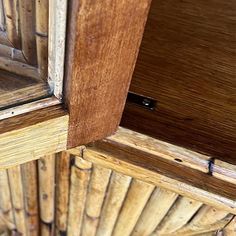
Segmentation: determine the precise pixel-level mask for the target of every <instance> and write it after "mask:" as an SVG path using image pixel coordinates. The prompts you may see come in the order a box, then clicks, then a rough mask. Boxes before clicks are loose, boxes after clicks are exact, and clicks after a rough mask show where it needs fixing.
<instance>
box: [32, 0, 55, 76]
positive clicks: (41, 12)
mask: <svg viewBox="0 0 236 236" xmlns="http://www.w3.org/2000/svg"><path fill="white" fill-rule="evenodd" d="M50 1H51V0H50ZM48 8H49V1H48V0H41V1H36V11H35V12H36V47H37V61H38V68H39V73H40V77H41V78H42V79H44V80H47V72H48Z"/></svg>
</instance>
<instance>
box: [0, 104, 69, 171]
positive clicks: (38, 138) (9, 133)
mask: <svg viewBox="0 0 236 236" xmlns="http://www.w3.org/2000/svg"><path fill="white" fill-rule="evenodd" d="M67 131H68V115H67V113H66V112H65V111H64V110H63V109H62V107H61V105H57V106H53V107H47V108H44V109H40V110H37V111H33V112H29V113H26V114H23V115H19V116H15V117H12V118H9V119H5V120H2V121H0V153H1V156H0V169H5V168H9V167H11V166H15V165H19V164H22V163H25V162H28V161H31V160H35V159H38V158H40V157H42V156H44V155H48V154H52V153H57V152H59V151H62V150H65V149H66V143H67Z"/></svg>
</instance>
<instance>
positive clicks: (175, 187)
mask: <svg viewBox="0 0 236 236" xmlns="http://www.w3.org/2000/svg"><path fill="white" fill-rule="evenodd" d="M68 152H69V153H70V154H72V155H75V156H76V155H77V156H78V155H81V148H80V149H78V148H73V149H70V150H68ZM82 156H83V159H84V160H85V161H90V162H92V163H94V164H98V165H101V166H103V167H106V168H110V169H112V170H115V171H117V172H120V173H123V174H125V175H129V176H131V177H133V178H136V179H140V180H142V181H145V182H147V183H151V184H154V185H156V186H159V187H162V188H164V189H167V190H171V191H173V192H176V193H178V194H180V195H183V196H185V197H190V198H192V199H195V200H198V201H201V202H203V203H205V204H208V205H211V206H214V207H216V208H218V209H222V210H226V211H228V212H230V213H232V214H236V201H235V200H232V199H229V198H226V197H223V196H220V195H218V194H215V193H211V192H207V191H205V190H202V189H200V188H198V187H194V186H191V185H189V184H186V183H183V182H181V181H179V180H175V179H173V178H169V177H166V176H164V175H162V174H159V173H156V172H154V171H151V170H147V169H145V168H143V167H140V166H136V165H133V164H131V163H128V162H125V161H123V160H119V159H116V158H115V157H112V156H110V155H107V154H106V153H101V151H100V150H99V151H96V150H92V149H89V147H87V148H85V147H83V148H82Z"/></svg>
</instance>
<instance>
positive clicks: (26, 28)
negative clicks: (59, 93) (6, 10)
mask: <svg viewBox="0 0 236 236" xmlns="http://www.w3.org/2000/svg"><path fill="white" fill-rule="evenodd" d="M19 12H20V26H21V45H22V52H23V54H24V56H25V58H26V60H27V62H28V63H29V64H30V65H36V64H37V56H36V55H37V54H36V38H35V28H34V27H35V1H33V0H21V1H19ZM43 20H44V19H43Z"/></svg>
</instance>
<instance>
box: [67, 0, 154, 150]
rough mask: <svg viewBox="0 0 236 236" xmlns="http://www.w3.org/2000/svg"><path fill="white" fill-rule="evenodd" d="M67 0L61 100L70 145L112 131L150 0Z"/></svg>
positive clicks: (96, 137) (99, 136)
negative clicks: (64, 63)
mask: <svg viewBox="0 0 236 236" xmlns="http://www.w3.org/2000/svg"><path fill="white" fill-rule="evenodd" d="M69 2H70V4H69V10H68V13H69V16H68V19H70V22H69V33H68V37H67V42H68V43H67V58H66V81H65V82H66V83H65V102H66V106H67V108H68V110H69V113H70V125H69V138H68V147H70V148H71V147H75V146H78V145H80V144H86V143H88V142H91V141H94V140H98V139H101V138H103V137H105V136H107V135H110V134H111V133H113V132H114V131H115V130H116V129H117V127H118V125H119V123H120V119H121V115H122V111H123V108H124V104H125V100H126V95H127V92H128V87H129V84H130V80H131V77H132V73H133V69H134V65H135V61H136V58H137V54H138V49H139V46H140V42H141V38H142V35H143V30H144V26H145V22H146V18H147V15H148V10H149V6H150V3H151V0H139V1H138V2H137V0H112V1H111V0H103V1H87V0H81V1H77V0H72V1H69ZM88 104H89V105H88Z"/></svg>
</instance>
